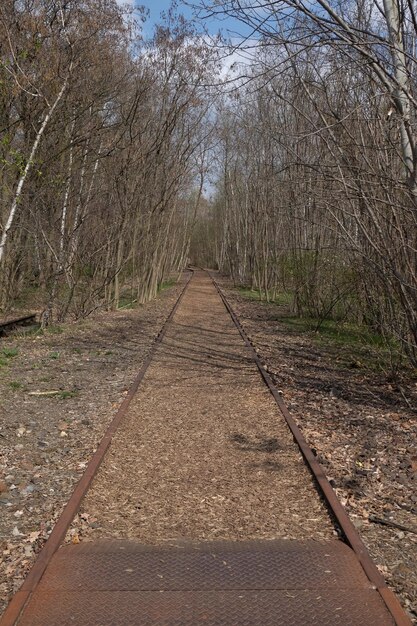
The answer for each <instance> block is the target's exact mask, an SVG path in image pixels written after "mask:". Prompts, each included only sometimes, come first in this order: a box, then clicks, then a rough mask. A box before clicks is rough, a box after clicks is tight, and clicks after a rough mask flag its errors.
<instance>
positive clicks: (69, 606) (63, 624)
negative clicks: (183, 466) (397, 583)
mask: <svg viewBox="0 0 417 626" xmlns="http://www.w3.org/2000/svg"><path fill="white" fill-rule="evenodd" d="M25 615H26V616H25V617H23V619H22V620H20V621H19V626H74V625H76V626H199V625H200V624H201V625H202V624H204V625H205V626H312V625H313V624H314V625H317V626H336V625H337V626H393V622H392V621H390V618H387V613H386V609H385V607H384V605H383V603H382V601H381V600H380V598H379V596H378V594H377V593H376V592H372V591H369V590H354V591H350V592H349V594H343V593H341V592H340V591H333V592H326V591H325V592H324V593H322V592H320V593H317V592H311V591H293V592H291V593H289V592H287V591H245V590H243V591H187V592H185V591H183V592H172V591H171V592H162V593H161V592H134V591H125V592H123V591H112V592H92V593H85V592H80V593H70V592H66V593H61V592H52V593H47V592H45V593H38V594H36V598H35V599H34V601H32V603H31V605H30V614H29V613H28V612H27V613H26V614H25Z"/></svg>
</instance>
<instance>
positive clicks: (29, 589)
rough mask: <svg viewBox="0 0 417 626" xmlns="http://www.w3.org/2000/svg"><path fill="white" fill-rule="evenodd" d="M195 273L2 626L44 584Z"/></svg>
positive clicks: (10, 624) (9, 623) (0, 621)
mask: <svg viewBox="0 0 417 626" xmlns="http://www.w3.org/2000/svg"><path fill="white" fill-rule="evenodd" d="M193 273H194V271H193V270H191V274H190V277H189V279H188V280H187V282H186V284H185V285H184V288H183V289H182V291H181V293H180V295H179V297H178V299H177V301H176V302H175V304H174V306H173V308H172V309H171V312H170V314H169V316H168V317H167V319H166V320H165V323H164V324H163V326H162V328H161V330H160V331H159V333H158V335H157V336H156V337H155V339H154V342H153V344H152V347H151V349H150V351H149V354H148V356H147V357H146V359H145V361H144V363H143V365H142V367H141V368H140V370H139V372H138V374H137V376H136V378H135V380H134V381H133V383H132V385H131V387H130V389H129V391H128V394H127V396H126V397H125V399H124V400H123V402H122V404H121V405H120V407H119V409H118V411H117V413H116V415H115V416H114V418H113V420H112V421H111V423H110V425H109V426H108V428H107V430H106V432H105V433H104V436H103V438H102V440H101V442H100V444H99V446H98V448H97V450H96V451H95V453H94V454H93V456H92V457H91V459H90V461H89V463H88V465H87V468H86V470H85V472H84V474H83V475H82V477H81V478H80V480H79V482H78V483H77V485H76V487H75V490H74V491H73V493H72V495H71V497H70V499H69V500H68V502H67V504H66V505H65V508H64V510H63V511H62V513H61V515H60V517H59V518H58V521H57V522H56V524H55V526H54V528H53V530H52V532H51V535H50V536H49V538H48V540H47V542H46V543H45V545H44V547H43V548H42V550H41V552H40V553H39V555H38V557H37V559H36V561H35V563H34V565H33V567H32V569H31V570H30V572H29V574H28V575H27V577H26V579H25V581H24V583H23V585H22V586H21V588H20V589H19V591H17V592H16V593H15V595H14V596H13V598H12V600H11V601H10V604H9V605H8V607H7V608H6V611H5V612H4V614H3V617H2V618H0V626H13V625H14V624H16V623H17V620H18V619H19V616H20V615H21V613H22V611H23V609H24V607H25V606H26V604H27V603H28V601H29V599H30V596H31V594H32V593H33V592H34V591H35V589H36V587H37V586H38V584H39V581H40V580H41V578H42V576H43V574H44V572H45V570H46V568H47V566H48V565H49V563H50V561H51V559H52V557H53V555H54V554H55V552H56V551H57V550H58V548H59V546H60V545H61V543H62V541H63V540H64V538H65V535H66V532H67V530H68V528H69V526H70V524H71V522H72V520H73V519H74V517H75V515H76V514H77V512H78V510H79V508H80V505H81V502H82V501H83V498H84V496H85V495H86V493H87V491H88V489H89V487H90V485H91V483H92V481H93V478H94V476H95V475H96V473H97V470H98V469H99V467H100V465H101V463H102V461H103V459H104V455H105V454H106V452H107V449H108V447H109V445H110V443H111V441H112V439H113V436H114V434H115V432H116V430H117V429H118V427H119V426H120V423H121V422H122V420H123V418H124V417H125V415H126V413H127V409H128V408H129V405H130V403H131V401H132V399H133V397H134V395H135V393H136V392H137V390H138V387H139V385H140V383H141V382H142V380H143V378H144V376H145V374H146V370H147V369H148V367H149V365H150V364H151V361H152V359H153V357H154V354H155V351H156V348H157V346H158V344H160V343H161V341H162V339H163V338H164V336H165V334H166V331H167V328H168V326H169V324H170V322H171V321H172V319H173V317H174V315H175V312H176V310H177V309H178V306H179V304H180V302H181V300H182V298H183V296H184V294H185V291H186V289H187V287H188V284H189V282H190V280H191V278H192V276H193Z"/></svg>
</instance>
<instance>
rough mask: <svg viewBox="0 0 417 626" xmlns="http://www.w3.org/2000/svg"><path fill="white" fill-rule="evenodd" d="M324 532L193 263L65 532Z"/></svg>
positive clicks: (277, 420)
mask: <svg viewBox="0 0 417 626" xmlns="http://www.w3.org/2000/svg"><path fill="white" fill-rule="evenodd" d="M334 532H335V531H334V527H333V524H332V522H331V520H330V519H329V516H328V513H327V511H326V509H325V506H324V505H323V503H322V502H321V501H320V498H319V496H318V494H317V491H316V489H315V486H314V484H313V481H312V478H311V476H310V473H309V471H308V470H307V469H306V467H305V465H304V462H303V460H302V457H301V455H300V453H299V451H298V448H297V446H296V445H295V443H294V442H293V439H292V436H291V434H290V432H289V430H288V427H287V426H286V424H285V422H284V420H283V418H282V416H281V414H280V412H279V410H278V409H277V407H276V405H275V402H274V401H273V398H272V397H271V395H270V393H269V392H268V391H267V389H266V388H265V386H264V385H263V383H262V382H261V378H260V376H259V373H258V371H257V369H256V366H255V365H254V363H253V361H252V360H251V358H250V356H249V354H248V353H247V349H246V347H245V345H244V344H243V342H242V339H241V337H240V335H239V334H238V331H237V330H236V328H235V326H234V324H233V322H232V320H231V319H230V316H229V315H228V314H227V312H226V310H225V308H224V305H223V304H222V302H221V300H220V298H219V296H218V294H217V292H216V290H215V287H214V285H213V284H212V282H211V280H210V278H209V277H208V276H207V275H206V274H204V273H202V272H198V273H196V274H195V276H194V278H193V279H192V281H191V283H190V285H189V287H188V290H187V292H186V294H185V297H184V299H183V301H182V303H181V305H180V307H179V309H178V311H177V313H176V315H175V318H174V321H173V323H172V325H171V326H170V327H169V329H168V332H167V335H166V337H165V338H164V340H163V342H162V344H161V345H160V347H159V349H158V352H157V354H156V357H155V359H154V361H153V363H152V364H151V367H150V368H149V370H148V372H147V375H146V377H145V380H144V383H143V384H142V386H141V388H140V390H139V392H138V394H137V396H136V397H135V399H134V400H133V402H132V404H131V406H130V409H129V413H128V415H127V418H126V421H125V422H124V423H123V425H122V427H121V428H120V432H119V433H118V434H116V436H115V438H114V440H113V442H112V445H111V447H110V450H109V452H108V453H107V456H106V458H105V460H104V463H103V465H102V466H101V468H100V470H99V473H98V475H97V477H96V479H95V481H94V483H93V486H92V488H91V490H90V492H89V493H88V495H87V498H86V500H85V501H84V504H83V506H82V512H81V515H80V516H79V517H78V519H77V520H76V522H75V523H74V525H73V527H72V529H71V531H70V533H71V534H72V536H74V535H77V536H78V537H79V538H80V539H81V540H84V539H86V538H88V539H96V538H103V537H106V538H108V537H117V538H122V537H123V538H136V539H139V540H141V541H142V542H145V543H158V542H159V541H161V540H166V539H173V538H191V539H197V538H198V539H214V538H217V539H218V538H224V539H249V538H277V537H282V538H294V539H300V538H320V539H322V538H331V537H334Z"/></svg>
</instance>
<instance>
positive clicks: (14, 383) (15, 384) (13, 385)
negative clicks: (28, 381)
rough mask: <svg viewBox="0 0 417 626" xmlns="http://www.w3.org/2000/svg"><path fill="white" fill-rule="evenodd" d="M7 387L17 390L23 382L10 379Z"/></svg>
mask: <svg viewBox="0 0 417 626" xmlns="http://www.w3.org/2000/svg"><path fill="white" fill-rule="evenodd" d="M9 387H10V388H11V389H13V390H14V391H17V390H18V389H23V388H24V384H23V383H21V382H20V381H19V380H11V381H10V382H9Z"/></svg>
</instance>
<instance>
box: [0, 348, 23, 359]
mask: <svg viewBox="0 0 417 626" xmlns="http://www.w3.org/2000/svg"><path fill="white" fill-rule="evenodd" d="M18 354H19V350H18V349H17V348H3V350H2V351H1V353H0V356H2V357H4V358H6V359H13V358H14V357H15V356H17V355H18Z"/></svg>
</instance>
